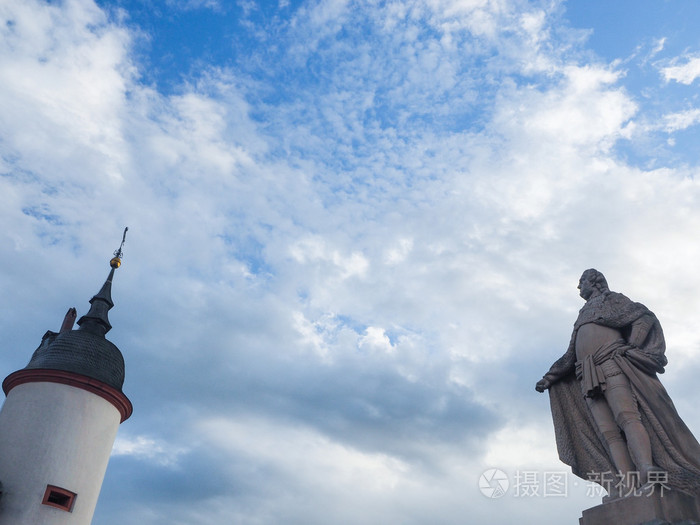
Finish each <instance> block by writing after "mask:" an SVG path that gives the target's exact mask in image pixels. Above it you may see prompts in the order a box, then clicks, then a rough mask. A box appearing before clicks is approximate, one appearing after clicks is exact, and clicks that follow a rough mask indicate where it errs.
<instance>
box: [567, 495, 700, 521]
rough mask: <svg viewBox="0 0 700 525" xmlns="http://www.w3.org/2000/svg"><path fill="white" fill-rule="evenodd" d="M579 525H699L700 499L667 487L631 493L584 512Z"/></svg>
mask: <svg viewBox="0 0 700 525" xmlns="http://www.w3.org/2000/svg"><path fill="white" fill-rule="evenodd" d="M579 524H580V525H607V524H614V525H669V524H679V525H680V524H682V525H698V524H700V501H698V500H697V499H695V498H694V497H692V496H689V495H688V494H686V493H684V492H679V491H677V490H669V489H665V490H664V491H663V493H661V491H660V490H658V489H657V490H655V491H654V492H652V493H651V494H648V495H647V494H643V495H640V496H628V497H626V498H620V499H617V500H613V501H609V502H607V503H603V504H602V505H598V506H597V507H592V508H590V509H587V510H584V511H583V517H582V518H581V519H579Z"/></svg>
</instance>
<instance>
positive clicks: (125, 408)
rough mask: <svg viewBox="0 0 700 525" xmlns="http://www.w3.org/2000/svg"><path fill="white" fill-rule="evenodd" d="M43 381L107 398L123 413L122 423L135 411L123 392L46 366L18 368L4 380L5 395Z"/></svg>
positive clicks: (90, 379)
mask: <svg viewBox="0 0 700 525" xmlns="http://www.w3.org/2000/svg"><path fill="white" fill-rule="evenodd" d="M42 382H43V383H60V384H62V385H69V386H74V387H76V388H80V389H82V390H86V391H88V392H91V393H93V394H96V395H98V396H100V397H101V398H103V399H106V400H107V401H109V402H110V403H112V405H114V407H115V408H116V409H117V410H118V411H119V414H120V415H121V421H120V423H123V422H124V421H126V420H127V419H129V417H130V416H131V414H132V412H133V411H134V407H133V405H132V404H131V401H129V398H128V397H126V396H125V395H124V393H123V392H120V391H119V390H117V389H116V388H113V387H111V386H109V385H107V384H105V383H103V382H102V381H98V380H97V379H92V378H90V377H86V376H83V375H80V374H76V373H75V372H66V371H64V370H50V369H46V368H38V369H26V368H25V369H23V370H18V371H17V372H13V373H11V374H10V375H9V376H7V377H6V378H5V381H3V382H2V389H3V390H4V391H5V395H7V394H9V393H10V390H12V389H13V388H14V387H16V386H17V385H22V384H24V383H42Z"/></svg>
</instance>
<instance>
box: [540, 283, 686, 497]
mask: <svg viewBox="0 0 700 525" xmlns="http://www.w3.org/2000/svg"><path fill="white" fill-rule="evenodd" d="M642 316H650V317H651V319H652V322H653V324H652V325H651V328H650V330H649V333H648V335H647V337H646V339H645V340H644V341H643V342H642V343H641V344H639V346H631V345H628V346H627V351H626V353H625V355H624V356H622V355H619V354H614V355H613V357H612V358H611V359H614V361H615V363H616V364H617V365H618V366H619V367H620V369H621V370H622V372H623V373H624V374H625V375H626V376H627V377H628V378H629V381H630V385H631V387H632V392H633V394H634V396H635V398H636V400H637V404H638V406H639V412H640V414H641V417H642V423H643V424H644V427H645V428H646V429H647V432H648V433H649V438H650V441H651V448H652V456H653V460H654V463H655V464H656V465H658V466H659V467H661V468H662V469H663V470H665V471H666V472H668V483H667V485H668V486H670V487H674V488H677V489H681V490H684V491H686V492H689V493H692V494H695V495H700V444H698V442H697V440H696V439H695V437H694V436H693V434H692V433H691V432H690V430H689V429H688V427H687V426H686V425H685V423H684V422H683V421H682V420H681V418H680V416H679V415H678V412H676V409H675V407H674V406H673V402H672V401H671V398H670V397H669V396H668V394H667V393H666V389H665V388H664V387H663V385H662V384H661V382H660V381H659V379H658V378H657V376H656V374H657V373H663V372H664V366H665V365H666V357H665V351H666V344H665V341H664V335H663V331H662V330H661V325H660V324H659V322H658V320H657V319H656V317H655V316H654V314H653V313H651V311H650V310H649V309H647V308H646V307H645V306H644V305H643V304H640V303H635V302H632V301H631V300H630V299H628V298H627V297H625V296H624V295H622V294H619V293H615V292H605V293H604V294H602V295H600V296H597V297H595V298H593V299H591V300H589V301H588V302H587V303H586V305H584V307H583V308H582V309H581V311H580V312H579V317H578V319H577V320H576V323H575V324H574V331H573V333H572V335H571V342H570V343H569V348H568V350H567V351H566V353H565V354H564V355H563V356H562V357H561V358H560V359H559V360H558V361H557V362H555V363H554V364H553V365H552V367H551V369H550V370H549V372H547V374H545V378H547V379H549V380H550V381H552V385H551V387H550V389H549V399H550V403H551V408H552V418H553V420H554V429H555V435H556V440H557V449H558V451H559V458H560V459H561V460H562V461H563V462H564V463H566V464H567V465H569V466H571V470H572V471H573V473H574V474H575V475H577V476H579V477H581V478H583V479H589V478H591V476H590V475H591V474H594V477H593V478H591V479H597V480H600V479H601V478H600V475H601V474H602V473H615V472H616V468H615V466H614V465H613V462H612V459H611V457H610V453H609V451H608V447H607V444H606V442H605V440H604V439H603V437H602V435H601V434H600V432H599V431H598V427H597V425H596V424H595V421H594V420H593V416H592V414H591V412H590V409H589V408H588V405H587V403H586V400H585V399H584V397H583V394H582V392H581V386H580V384H579V381H578V380H577V379H576V375H575V364H576V348H575V346H576V335H577V333H578V329H579V327H581V326H582V325H584V324H587V323H595V324H599V325H602V326H607V327H610V328H615V329H618V330H620V332H621V333H622V335H623V337H624V338H625V340H628V338H629V334H630V330H631V325H632V323H634V322H635V321H637V320H638V319H639V318H640V317H642Z"/></svg>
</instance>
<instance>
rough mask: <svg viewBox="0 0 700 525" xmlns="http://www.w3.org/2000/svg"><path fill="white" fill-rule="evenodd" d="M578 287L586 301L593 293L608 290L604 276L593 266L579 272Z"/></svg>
mask: <svg viewBox="0 0 700 525" xmlns="http://www.w3.org/2000/svg"><path fill="white" fill-rule="evenodd" d="M578 289H579V290H581V297H583V298H584V299H585V300H586V301H587V300H588V299H590V298H591V296H592V295H594V294H595V295H598V294H601V293H604V292H607V291H609V290H610V289H609V288H608V281H606V280H605V276H604V275H603V274H602V273H600V272H599V271H598V270H596V269H594V268H589V269H588V270H586V271H585V272H583V274H581V279H580V280H579V282H578ZM596 292H597V293H596Z"/></svg>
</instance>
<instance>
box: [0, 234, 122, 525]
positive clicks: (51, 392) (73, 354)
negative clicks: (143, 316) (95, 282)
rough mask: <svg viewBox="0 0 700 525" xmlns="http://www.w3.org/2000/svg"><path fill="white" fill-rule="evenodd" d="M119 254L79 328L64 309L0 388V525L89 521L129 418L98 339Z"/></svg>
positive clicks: (115, 358) (104, 328) (112, 360)
mask: <svg viewBox="0 0 700 525" xmlns="http://www.w3.org/2000/svg"><path fill="white" fill-rule="evenodd" d="M125 234H126V231H125ZM123 244H124V242H123V240H122V246H123ZM121 254H122V252H121V247H120V249H119V250H117V252H116V253H115V255H116V256H115V257H114V259H112V261H110V266H111V267H112V269H111V271H110V272H109V277H107V281H106V282H105V284H104V285H103V286H102V289H101V290H100V292H99V293H98V294H97V295H95V296H94V297H93V298H92V299H91V300H90V311H89V312H88V313H87V314H86V315H84V316H83V317H82V318H80V320H79V321H78V325H79V326H80V329H78V330H73V329H72V327H73V322H74V320H75V317H76V315H75V309H74V308H71V309H70V310H69V311H68V314H67V315H66V319H65V320H64V322H63V326H62V327H61V330H60V332H59V333H56V332H51V331H48V332H46V334H45V335H44V337H43V339H42V341H41V344H40V345H39V348H37V349H36V351H35V352H34V355H32V358H31V360H30V361H29V364H28V365H27V366H26V367H25V368H24V369H22V370H18V371H17V372H14V373H12V374H10V375H9V376H7V378H6V379H5V381H4V382H3V384H2V387H3V390H4V391H5V394H6V395H7V399H6V400H5V404H4V405H3V407H2V410H1V411H0V482H2V496H1V497H0V525H64V524H65V525H89V524H90V522H91V521H92V515H93V513H94V511H95V505H96V504H97V497H98V496H99V493H100V488H101V486H102V480H103V478H104V474H105V471H106V469H107V462H108V461H109V456H110V453H111V450H112V446H113V444H114V439H115V437H116V434H117V429H118V428H119V424H120V423H121V422H122V421H125V420H126V419H127V418H128V417H129V416H130V415H131V412H132V405H131V402H130V401H129V399H128V398H127V397H126V396H125V395H124V393H123V392H122V384H123V383H124V359H123V357H122V354H121V352H120V351H119V349H118V348H117V347H116V346H114V345H113V344H112V343H111V342H109V341H108V340H107V339H105V334H106V333H107V332H108V331H109V330H110V329H111V325H110V324H109V320H108V318H107V312H108V311H109V310H110V309H111V308H112V306H114V303H112V298H111V289H112V277H113V276H114V270H115V269H116V268H118V267H119V266H120V264H121Z"/></svg>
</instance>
